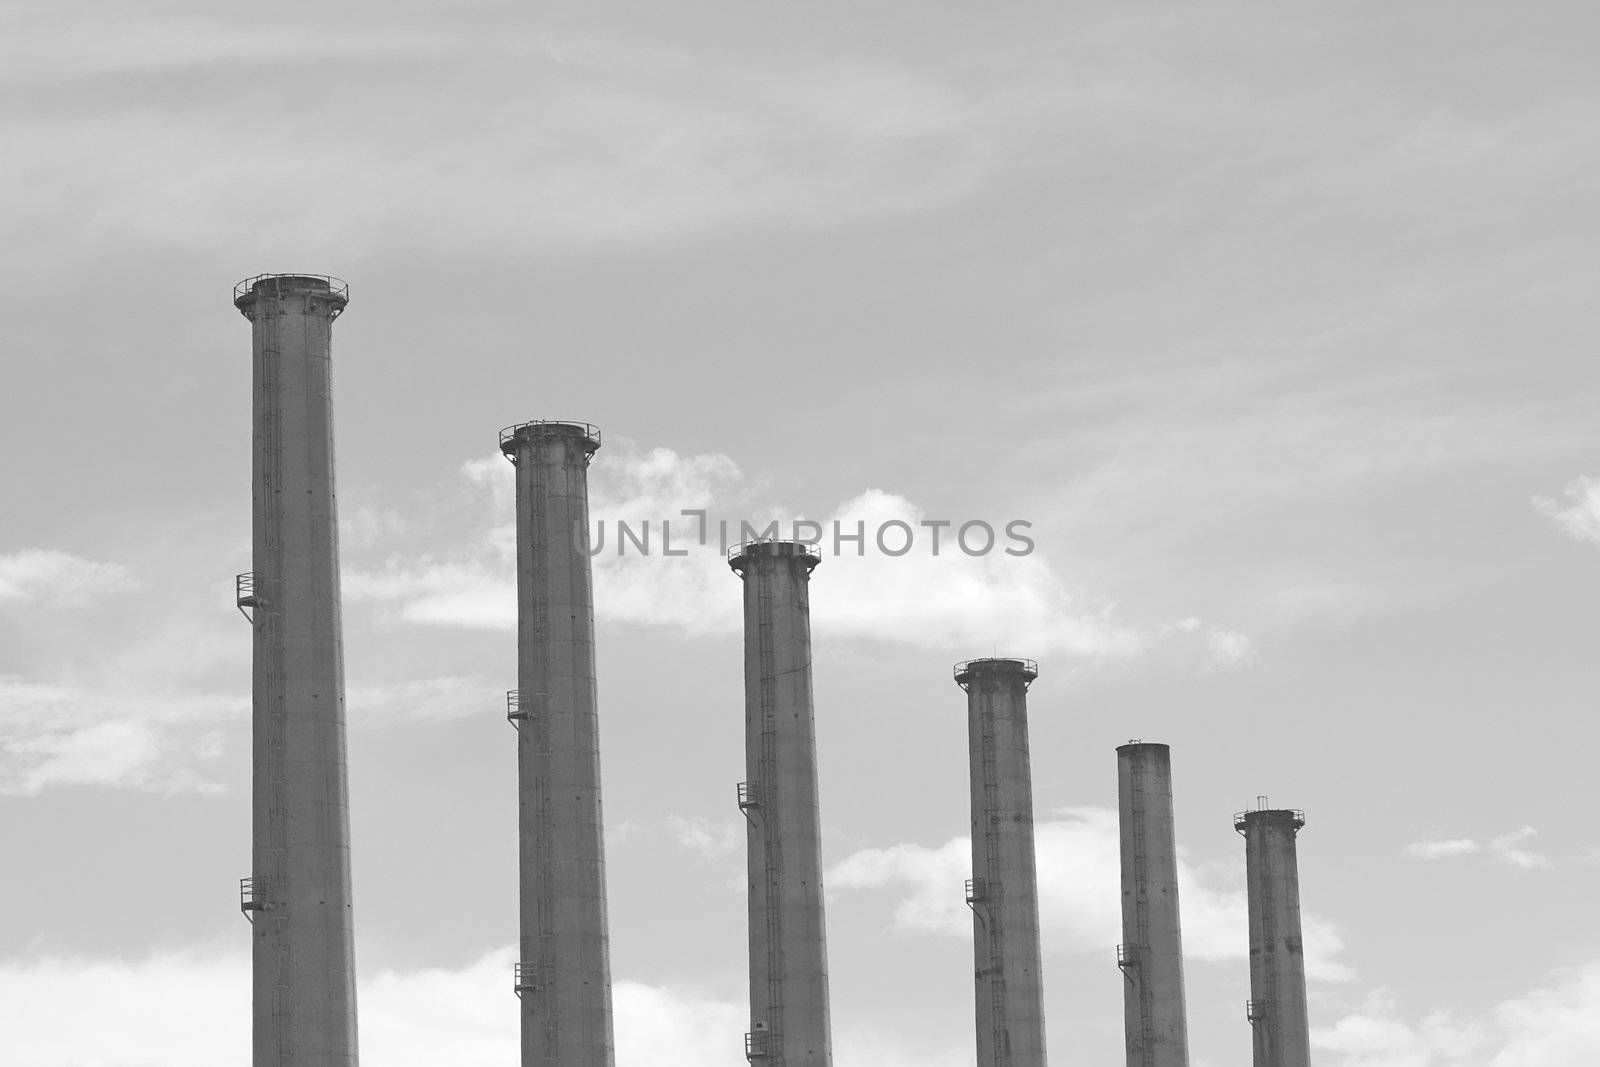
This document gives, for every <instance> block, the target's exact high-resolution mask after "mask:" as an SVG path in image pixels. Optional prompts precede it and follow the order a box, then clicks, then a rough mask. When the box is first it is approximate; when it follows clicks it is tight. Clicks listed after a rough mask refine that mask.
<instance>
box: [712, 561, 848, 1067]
mask: <svg viewBox="0 0 1600 1067" xmlns="http://www.w3.org/2000/svg"><path fill="white" fill-rule="evenodd" d="M819 562H821V557H820V555H819V554H818V552H817V550H816V549H815V548H812V547H811V546H809V545H806V544H803V543H801V542H796V541H756V542H750V543H747V544H743V545H738V546H736V547H735V548H734V549H733V551H732V552H731V553H730V554H729V559H728V565H729V566H730V567H732V568H733V571H734V573H736V574H737V575H739V577H740V578H741V579H743V580H744V706H745V713H744V731H745V733H744V736H745V773H746V780H745V781H743V782H741V783H739V807H740V809H741V810H742V811H743V812H744V814H745V817H746V819H747V821H748V823H749V828H748V834H747V841H748V863H749V892H750V896H749V901H750V1032H749V1033H747V1034H746V1035H745V1057H746V1058H747V1059H748V1060H750V1061H751V1062H752V1063H758V1064H761V1065H763V1067H828V1065H830V1064H832V1062H833V1038H832V1033H831V1027H830V1023H829V1019H828V945H827V933H826V924H825V921H824V916H823V906H822V829H821V810H820V805H819V803H818V799H817V742H816V718H815V715H814V713H813V711H812V706H811V598H810V582H811V571H812V569H813V568H814V567H816V565H817V564H818V563H819Z"/></svg>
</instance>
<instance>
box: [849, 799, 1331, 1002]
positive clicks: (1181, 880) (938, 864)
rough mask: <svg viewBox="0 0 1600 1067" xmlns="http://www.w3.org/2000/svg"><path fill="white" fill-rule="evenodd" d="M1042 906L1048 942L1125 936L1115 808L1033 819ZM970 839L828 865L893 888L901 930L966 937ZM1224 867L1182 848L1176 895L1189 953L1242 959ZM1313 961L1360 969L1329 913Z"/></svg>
mask: <svg viewBox="0 0 1600 1067" xmlns="http://www.w3.org/2000/svg"><path fill="white" fill-rule="evenodd" d="M1034 833H1035V845H1036V849H1037V854H1038V870H1039V909H1040V919H1041V923H1042V924H1043V927H1044V931H1043V933H1044V941H1045V948H1046V951H1052V950H1055V951H1070V952H1107V953H1109V952H1110V951H1111V949H1112V947H1113V946H1115V945H1116V944H1117V942H1118V941H1120V940H1121V931H1122V910H1121V909H1122V903H1121V901H1122V896H1121V858H1120V857H1121V852H1120V847H1121V846H1120V843H1119V832H1118V827H1117V813H1116V812H1114V811H1109V810H1107V809H1104V808H1064V809H1061V810H1060V811H1057V812H1054V813H1052V815H1051V817H1049V818H1045V819H1041V820H1040V821H1039V822H1038V823H1037V824H1036V825H1035V827H1034ZM971 848H972V845H971V841H970V840H969V839H968V838H965V837H961V838H954V839H952V840H950V841H947V842H945V843H944V844H942V845H937V846H924V845H917V844H899V845H893V846H890V847H888V848H876V849H864V850H862V851H860V852H857V853H855V854H854V855H851V856H849V857H847V858H846V859H844V860H842V861H840V862H839V863H838V864H836V865H835V866H834V867H833V868H832V869H830V870H829V871H828V875H827V886H828V889H829V891H830V892H847V891H859V890H873V889H877V890H883V889H890V890H895V891H897V892H899V893H900V894H901V895H900V896H899V897H898V899H896V901H895V903H894V906H893V910H892V913H891V917H890V921H889V928H890V929H891V930H893V931H895V932H897V933H900V934H934V935H939V936H948V937H966V936H969V935H970V933H971V930H972V917H971V914H970V913H969V912H968V910H967V908H966V907H965V905H964V904H963V901H962V895H961V885H962V882H963V880H964V879H966V878H969V877H971V873H970V872H971V866H972V853H971ZM1236 881H1237V879H1236V878H1234V877H1231V876H1230V875H1229V874H1227V873H1226V872H1224V871H1222V870H1220V869H1218V868H1214V867H1210V866H1200V865H1195V864H1193V863H1191V862H1189V861H1188V860H1187V859H1185V858H1183V857H1182V856H1180V858H1179V866H1178V885H1179V897H1180V901H1181V907H1182V914H1183V939H1184V952H1185V954H1186V955H1187V956H1188V957H1190V958H1192V959H1198V960H1210V961H1217V960H1237V959H1241V958H1244V957H1245V956H1246V955H1247V954H1248V950H1249V933H1248V931H1249V926H1248V921H1247V914H1248V911H1247V902H1246V897H1245V894H1244V892H1243V891H1242V890H1241V889H1240V888H1239V887H1238V886H1237V885H1236V884H1234V883H1236ZM1304 927H1305V948H1306V970H1307V973H1308V974H1310V975H1311V976H1313V977H1315V978H1318V979H1321V980H1323V981H1328V982H1341V981H1347V980H1349V979H1350V978H1352V977H1353V976H1354V972H1353V971H1352V970H1351V968H1350V967H1349V966H1348V965H1347V964H1345V963H1344V962H1342V961H1341V960H1340V959H1339V956H1340V954H1341V953H1342V951H1343V948H1344V946H1343V942H1342V940H1341V938H1340V936H1339V934H1338V932H1337V930H1336V929H1335V928H1334V927H1333V926H1332V925H1331V924H1329V923H1328V922H1327V921H1325V920H1323V919H1320V918H1318V917H1316V916H1315V915H1310V914H1307V915H1306V916H1305V918H1304Z"/></svg>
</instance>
